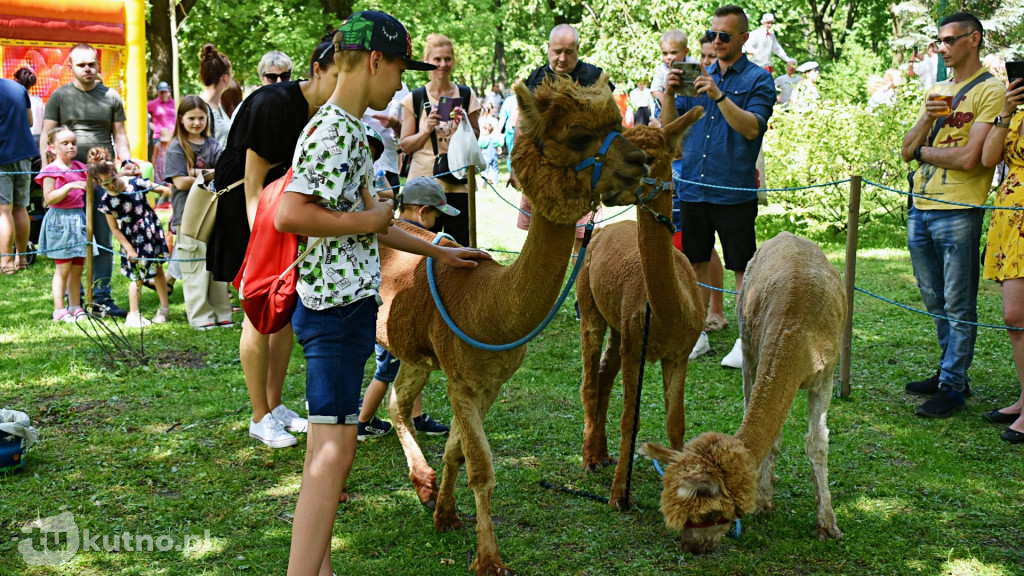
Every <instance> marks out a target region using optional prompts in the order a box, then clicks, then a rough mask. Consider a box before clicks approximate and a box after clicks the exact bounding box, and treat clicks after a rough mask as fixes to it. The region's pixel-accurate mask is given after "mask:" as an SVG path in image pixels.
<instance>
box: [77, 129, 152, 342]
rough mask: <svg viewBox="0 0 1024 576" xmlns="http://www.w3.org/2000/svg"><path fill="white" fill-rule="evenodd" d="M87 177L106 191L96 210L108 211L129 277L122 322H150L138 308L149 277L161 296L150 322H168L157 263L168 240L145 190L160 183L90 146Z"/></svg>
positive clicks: (136, 325) (124, 271) (136, 324)
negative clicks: (128, 171) (123, 171)
mask: <svg viewBox="0 0 1024 576" xmlns="http://www.w3.org/2000/svg"><path fill="white" fill-rule="evenodd" d="M89 179H90V181H92V182H94V183H96V184H99V185H100V186H102V187H103V188H104V189H105V190H106V191H107V193H106V194H104V195H103V198H102V199H100V203H99V211H100V212H103V213H104V214H106V215H107V225H109V226H110V233H111V235H112V236H113V237H114V238H116V239H117V241H118V242H119V243H120V244H121V273H122V274H124V275H125V276H127V277H128V280H130V281H131V283H130V284H129V285H128V305H129V312H128V317H127V318H125V322H124V325H125V326H127V327H129V328H142V327H144V326H148V325H149V324H150V323H151V322H150V320H147V319H146V318H143V316H142V313H141V312H140V311H139V286H140V285H141V284H142V282H143V281H145V280H148V279H150V278H152V279H153V284H154V286H155V287H156V293H157V294H158V295H159V297H160V309H159V310H157V313H156V316H153V320H152V322H155V323H157V324H163V323H164V322H167V315H168V312H169V308H168V304H167V279H166V278H165V277H164V271H163V268H162V267H161V264H160V263H161V262H162V261H163V260H166V259H167V241H166V240H165V239H164V231H163V228H161V226H160V220H159V219H158V218H157V216H156V212H153V209H152V208H150V206H149V203H148V202H146V192H148V191H149V190H155V191H157V192H160V189H161V188H162V187H160V186H156V185H155V184H153V183H152V182H150V181H149V180H146V179H143V178H137V177H136V178H128V177H127V176H122V175H120V174H118V173H117V169H116V168H115V167H114V162H113V158H111V157H110V152H109V151H108V150H107V149H106V148H93V149H92V150H89Z"/></svg>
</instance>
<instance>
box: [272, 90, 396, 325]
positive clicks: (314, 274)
mask: <svg viewBox="0 0 1024 576" xmlns="http://www.w3.org/2000/svg"><path fill="white" fill-rule="evenodd" d="M292 166H293V172H292V180H291V183H289V184H288V187H287V188H286V189H285V193H293V192H297V193H299V194H308V195H312V196H317V197H318V198H319V200H318V201H317V203H318V204H319V205H320V206H322V207H324V208H326V209H328V210H335V211H339V212H360V211H363V209H364V206H363V200H362V196H361V195H360V194H359V190H360V188H362V187H363V186H364V184H365V181H366V176H367V175H372V174H373V172H372V171H373V157H372V155H371V153H370V148H369V145H368V144H367V141H366V132H365V131H364V129H363V124H362V122H360V121H359V119H358V118H355V117H353V116H352V115H351V114H349V113H348V112H346V111H345V110H343V109H341V108H340V107H338V106H335V105H333V104H325V105H323V106H322V107H321V108H320V110H318V111H317V113H316V114H314V115H313V118H312V119H311V120H310V121H309V124H307V125H306V128H305V130H304V131H303V135H302V136H301V137H299V143H298V146H297V147H296V150H295V158H294V160H293V161H292ZM370 190H371V192H370V193H371V194H374V195H375V193H374V192H373V187H372V186H371V187H370ZM375 197H376V196H375ZM314 241H316V238H315V237H310V238H308V239H307V241H306V242H300V243H299V252H300V253H301V252H303V251H305V249H306V246H307V245H308V244H307V242H308V243H312V242H314ZM298 270H299V282H298V285H297V286H296V292H297V293H298V295H299V298H301V299H302V305H303V306H305V307H306V308H309V309H311V310H326V309H328V308H332V307H335V306H345V305H347V304H351V303H352V302H355V301H357V300H361V299H363V298H372V297H376V295H377V289H378V288H380V255H379V253H378V249H377V235H376V234H348V235H344V236H334V237H330V238H324V241H323V242H321V243H320V244H319V245H318V246H317V247H316V248H314V249H313V251H312V252H310V253H309V254H308V255H307V256H306V257H305V258H303V259H302V262H300V263H299V265H298Z"/></svg>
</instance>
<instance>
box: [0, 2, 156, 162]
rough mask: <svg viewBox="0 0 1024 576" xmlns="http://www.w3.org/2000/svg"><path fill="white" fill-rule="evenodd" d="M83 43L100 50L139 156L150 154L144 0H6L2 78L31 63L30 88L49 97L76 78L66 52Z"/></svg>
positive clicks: (1, 6) (0, 19) (0, 12)
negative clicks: (73, 76)
mask: <svg viewBox="0 0 1024 576" xmlns="http://www.w3.org/2000/svg"><path fill="white" fill-rule="evenodd" d="M80 42H85V43H88V44H91V45H92V46H93V47H94V48H96V50H97V52H98V60H99V64H100V76H102V78H103V83H104V84H105V85H107V86H109V87H111V88H113V89H114V90H116V91H117V92H118V93H119V94H120V95H121V99H123V100H124V107H125V113H126V114H127V121H126V122H125V125H126V128H127V131H128V140H129V141H130V142H131V145H132V156H133V157H134V158H146V157H147V152H146V148H147V146H148V140H147V136H146V6H145V0H73V1H72V0H3V1H2V2H0V63H2V68H3V71H2V72H3V74H2V75H3V77H4V78H9V79H10V78H13V77H14V72H15V71H17V70H18V69H19V68H22V67H27V68H31V69H32V71H33V72H35V74H36V79H37V82H36V85H35V86H33V87H32V90H31V93H32V94H34V95H36V96H39V97H40V98H42V99H43V101H44V102H45V101H47V100H48V99H49V97H50V94H51V93H53V91H54V90H56V89H57V88H58V87H59V86H62V85H64V84H67V83H68V82H71V69H70V68H69V67H68V63H67V56H68V52H70V50H71V47H72V46H74V45H75V44H78V43H80Z"/></svg>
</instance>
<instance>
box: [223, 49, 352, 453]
mask: <svg viewBox="0 0 1024 576" xmlns="http://www.w3.org/2000/svg"><path fill="white" fill-rule="evenodd" d="M309 72H310V78H309V80H298V81H294V82H278V83H276V84H270V85H268V86H263V87H262V88H260V89H259V90H256V91H255V92H253V93H252V94H251V95H250V96H249V97H248V98H246V99H245V100H243V101H242V103H241V104H240V105H239V106H238V109H237V110H236V112H235V119H234V121H233V123H232V125H231V132H230V133H229V134H228V141H227V145H226V146H225V148H224V152H223V153H221V156H220V160H219V161H218V162H217V170H216V172H215V175H216V180H215V184H216V187H217V189H223V188H226V187H227V186H229V185H230V184H232V183H234V182H237V181H238V180H242V179H244V180H245V183H244V184H243V185H242V186H239V187H237V188H234V189H233V190H231V191H230V192H228V193H226V194H224V195H222V196H221V197H220V200H219V201H218V202H217V219H216V225H215V226H214V229H213V235H212V236H211V238H210V243H209V250H208V252H207V259H206V269H207V270H209V271H210V272H212V273H213V277H214V279H216V280H222V281H225V282H231V281H233V280H234V279H235V276H236V275H237V274H238V271H239V269H240V268H241V266H242V260H243V259H244V258H245V249H246V246H247V245H248V244H249V232H250V229H251V227H252V222H253V219H254V218H255V216H256V207H257V206H258V205H259V200H260V195H261V194H262V193H263V187H264V186H266V185H267V184H270V183H271V182H273V181H274V180H276V179H278V178H280V177H281V176H284V174H285V173H286V172H287V171H288V168H289V166H291V163H292V156H293V155H294V153H295V145H296V143H298V140H299V135H300V134H301V133H302V129H303V128H304V127H305V126H306V123H307V122H309V119H310V118H312V117H313V113H314V112H316V110H317V108H319V107H320V106H321V105H323V103H324V102H327V99H328V98H329V97H330V95H331V93H332V92H334V88H335V86H336V85H337V83H338V70H337V67H336V66H335V65H334V44H333V41H332V38H331V36H326V37H324V39H323V41H322V42H321V44H320V45H319V46H317V47H316V49H315V50H314V51H313V57H312V58H311V61H310V67H309ZM293 339H294V336H293V332H292V329H291V325H290V324H289V325H288V326H287V327H285V328H284V329H282V330H281V331H280V332H278V333H277V334H273V335H271V336H264V335H262V334H260V333H259V332H257V331H256V329H255V328H253V326H252V324H251V323H250V322H249V320H248V319H246V320H245V321H244V322H243V323H242V338H241V342H240V344H239V352H240V355H241V360H242V371H243V372H244V373H245V384H246V387H247V388H248V389H249V399H250V401H251V402H252V412H253V417H252V421H251V422H250V423H249V435H250V436H252V437H253V438H256V439H257V440H260V441H261V442H263V443H264V444H267V445H268V446H270V447H272V448H280V447H283V446H293V445H295V444H296V442H297V440H296V439H295V437H294V436H292V435H291V434H288V433H287V432H285V428H287V429H289V430H293V431H298V432H305V431H306V421H305V420H304V419H302V418H300V417H299V416H298V414H296V413H294V412H292V411H291V410H289V409H288V408H287V407H285V406H284V405H283V404H281V391H282V389H283V388H284V376H285V373H286V372H287V370H288V359H289V358H290V357H291V351H292V341H293ZM268 416H272V417H270V418H268Z"/></svg>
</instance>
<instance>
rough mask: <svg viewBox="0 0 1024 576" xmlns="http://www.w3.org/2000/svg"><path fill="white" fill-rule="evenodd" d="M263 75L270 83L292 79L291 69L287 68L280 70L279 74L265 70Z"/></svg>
mask: <svg viewBox="0 0 1024 576" xmlns="http://www.w3.org/2000/svg"><path fill="white" fill-rule="evenodd" d="M263 77H264V78H266V79H267V80H270V82H271V83H272V84H277V83H278V82H287V81H289V80H291V79H292V71H291V70H289V71H287V72H282V73H280V74H274V73H272V72H266V73H264V74H263Z"/></svg>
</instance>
